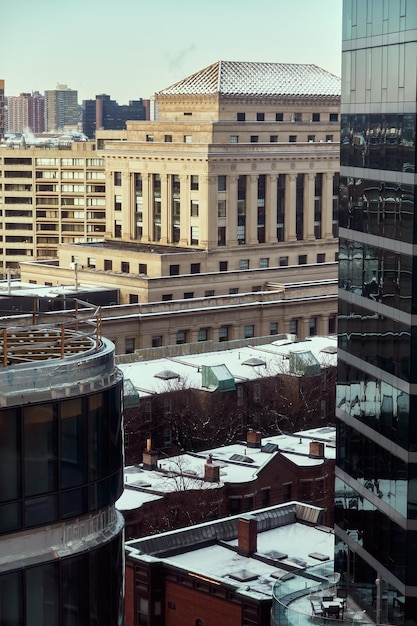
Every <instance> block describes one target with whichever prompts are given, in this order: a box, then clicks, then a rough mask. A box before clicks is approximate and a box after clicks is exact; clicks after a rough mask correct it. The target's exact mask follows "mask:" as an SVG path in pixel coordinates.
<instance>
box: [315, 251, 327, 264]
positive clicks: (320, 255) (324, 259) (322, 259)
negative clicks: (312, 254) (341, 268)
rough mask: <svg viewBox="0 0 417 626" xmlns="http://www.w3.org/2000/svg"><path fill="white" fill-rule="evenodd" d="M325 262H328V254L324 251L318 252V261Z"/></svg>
mask: <svg viewBox="0 0 417 626" xmlns="http://www.w3.org/2000/svg"><path fill="white" fill-rule="evenodd" d="M325 262H326V255H325V254H324V253H321V254H318V255H317V263H325Z"/></svg>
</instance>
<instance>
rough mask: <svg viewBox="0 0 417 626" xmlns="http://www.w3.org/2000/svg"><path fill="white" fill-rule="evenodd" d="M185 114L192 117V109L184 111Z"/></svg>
mask: <svg viewBox="0 0 417 626" xmlns="http://www.w3.org/2000/svg"><path fill="white" fill-rule="evenodd" d="M184 115H187V116H188V117H191V115H192V111H184Z"/></svg>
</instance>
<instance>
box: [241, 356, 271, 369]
mask: <svg viewBox="0 0 417 626" xmlns="http://www.w3.org/2000/svg"><path fill="white" fill-rule="evenodd" d="M242 365H249V366H250V367H257V366H260V365H266V361H263V360H262V359H258V358H257V357H255V356H253V357H251V358H250V359H247V360H246V361H243V363H242Z"/></svg>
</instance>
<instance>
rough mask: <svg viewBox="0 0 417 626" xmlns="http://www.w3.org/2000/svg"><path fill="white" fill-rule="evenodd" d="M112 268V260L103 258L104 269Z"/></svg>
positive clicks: (108, 270)
mask: <svg viewBox="0 0 417 626" xmlns="http://www.w3.org/2000/svg"><path fill="white" fill-rule="evenodd" d="M112 269H113V261H112V260H111V259H104V271H105V272H111V270H112Z"/></svg>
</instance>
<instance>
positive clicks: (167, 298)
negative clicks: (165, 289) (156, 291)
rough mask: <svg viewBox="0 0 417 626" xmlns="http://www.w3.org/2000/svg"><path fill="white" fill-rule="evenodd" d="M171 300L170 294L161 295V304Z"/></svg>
mask: <svg viewBox="0 0 417 626" xmlns="http://www.w3.org/2000/svg"><path fill="white" fill-rule="evenodd" d="M170 300H172V293H163V294H162V302H168V301H170Z"/></svg>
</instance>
